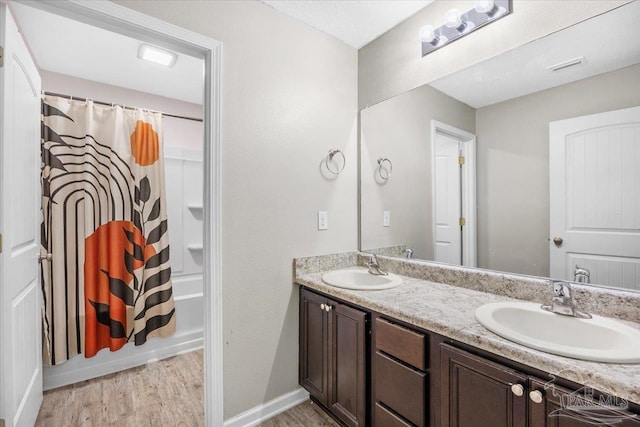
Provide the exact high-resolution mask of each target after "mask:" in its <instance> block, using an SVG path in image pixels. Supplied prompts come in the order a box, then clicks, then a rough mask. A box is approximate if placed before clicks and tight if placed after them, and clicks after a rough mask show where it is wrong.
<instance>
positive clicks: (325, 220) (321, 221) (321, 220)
mask: <svg viewBox="0 0 640 427" xmlns="http://www.w3.org/2000/svg"><path fill="white" fill-rule="evenodd" d="M328 229H329V215H328V214H327V211H318V230H328Z"/></svg>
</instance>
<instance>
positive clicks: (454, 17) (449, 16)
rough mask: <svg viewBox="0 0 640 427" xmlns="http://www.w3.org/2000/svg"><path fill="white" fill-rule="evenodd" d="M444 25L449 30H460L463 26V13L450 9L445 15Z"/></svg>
mask: <svg viewBox="0 0 640 427" xmlns="http://www.w3.org/2000/svg"><path fill="white" fill-rule="evenodd" d="M444 25H446V26H447V27H449V28H460V27H461V26H462V13H461V12H460V11H459V10H458V9H449V11H448V12H447V13H445V14H444Z"/></svg>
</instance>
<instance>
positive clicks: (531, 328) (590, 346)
mask: <svg viewBox="0 0 640 427" xmlns="http://www.w3.org/2000/svg"><path fill="white" fill-rule="evenodd" d="M476 320H477V321H478V322H480V324H481V325H483V326H484V327H486V328H487V329H489V330H490V331H491V332H493V333H495V334H497V335H500V336H501V337H503V338H506V339H508V340H510V341H514V342H517V343H518V344H522V345H524V346H527V347H531V348H535V349H537V350H542V351H545V352H547V353H553V354H559V355H561V356H567V357H573V358H575V359H581V360H591V361H594V362H608V363H640V330H638V329H634V328H631V327H629V326H627V325H624V324H622V323H620V322H617V321H615V320H613V319H608V318H606V317H601V316H596V315H593V318H592V319H578V318H575V317H570V316H563V315H561V314H556V313H550V312H548V311H546V310H542V309H541V308H540V304H536V303H529V302H498V303H492V304H485V305H483V306H482V307H479V308H478V309H477V310H476Z"/></svg>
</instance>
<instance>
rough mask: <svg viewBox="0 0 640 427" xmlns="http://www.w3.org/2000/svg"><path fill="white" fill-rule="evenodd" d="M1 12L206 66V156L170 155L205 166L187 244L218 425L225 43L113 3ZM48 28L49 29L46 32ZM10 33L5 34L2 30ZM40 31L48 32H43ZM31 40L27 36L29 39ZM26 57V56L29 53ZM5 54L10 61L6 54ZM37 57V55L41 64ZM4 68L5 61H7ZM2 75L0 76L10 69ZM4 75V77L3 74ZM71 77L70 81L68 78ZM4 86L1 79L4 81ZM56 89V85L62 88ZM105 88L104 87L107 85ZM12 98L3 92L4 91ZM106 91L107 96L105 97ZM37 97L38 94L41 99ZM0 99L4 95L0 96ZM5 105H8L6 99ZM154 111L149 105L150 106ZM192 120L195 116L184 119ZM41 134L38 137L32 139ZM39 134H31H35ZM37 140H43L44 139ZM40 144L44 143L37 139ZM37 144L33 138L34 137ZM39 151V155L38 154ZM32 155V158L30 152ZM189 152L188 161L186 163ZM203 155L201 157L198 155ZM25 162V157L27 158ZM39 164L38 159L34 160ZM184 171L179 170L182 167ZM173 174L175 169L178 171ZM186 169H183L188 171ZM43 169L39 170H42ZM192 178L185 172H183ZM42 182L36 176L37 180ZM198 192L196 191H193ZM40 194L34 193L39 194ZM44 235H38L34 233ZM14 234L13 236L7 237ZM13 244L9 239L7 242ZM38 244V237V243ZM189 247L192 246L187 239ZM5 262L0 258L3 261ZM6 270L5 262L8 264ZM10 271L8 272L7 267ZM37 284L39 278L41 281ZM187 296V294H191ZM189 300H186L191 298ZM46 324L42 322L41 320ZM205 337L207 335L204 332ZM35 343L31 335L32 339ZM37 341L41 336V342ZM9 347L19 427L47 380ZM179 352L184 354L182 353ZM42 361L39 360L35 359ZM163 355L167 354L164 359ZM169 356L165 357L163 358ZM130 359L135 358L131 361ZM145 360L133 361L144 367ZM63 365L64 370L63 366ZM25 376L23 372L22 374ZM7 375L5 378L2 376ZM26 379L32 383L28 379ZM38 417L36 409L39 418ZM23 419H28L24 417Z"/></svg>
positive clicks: (208, 411) (3, 412)
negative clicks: (46, 19)
mask: <svg viewBox="0 0 640 427" xmlns="http://www.w3.org/2000/svg"><path fill="white" fill-rule="evenodd" d="M0 7H1V8H2V13H1V14H0V16H1V17H2V19H3V22H2V24H3V25H2V27H5V25H4V24H5V22H4V20H7V19H12V18H11V15H17V13H15V11H11V9H12V8H15V9H19V8H27V7H28V8H33V9H35V10H37V11H40V12H48V13H51V14H53V15H55V16H56V17H62V18H65V19H71V20H73V21H76V22H78V23H82V24H86V25H89V26H92V27H96V28H100V29H102V30H108V31H111V32H113V33H116V34H118V35H121V36H126V37H131V38H134V39H137V40H139V41H143V42H146V43H148V44H151V45H154V46H157V47H159V48H162V49H165V50H171V51H175V52H178V53H180V54H183V55H186V56H189V57H193V58H197V59H198V60H199V61H201V63H202V64H203V68H204V73H202V72H200V73H199V79H202V75H203V74H204V80H203V81H200V82H199V84H200V86H201V89H200V91H201V99H202V112H203V114H202V119H203V122H202V128H201V135H202V136H201V137H200V140H201V141H202V151H201V154H199V155H194V154H193V153H186V154H185V150H182V149H179V148H176V147H174V148H173V149H171V150H169V153H165V154H169V155H170V158H172V161H173V160H175V161H176V162H182V163H184V162H192V161H197V160H200V161H201V163H202V166H201V168H200V170H201V172H200V173H199V176H198V174H196V177H195V178H194V179H196V180H199V181H200V182H202V189H201V191H200V196H201V201H200V202H199V203H193V204H192V205H190V206H188V209H189V210H190V211H192V212H193V216H194V217H198V216H199V217H200V221H201V227H202V232H201V233H200V234H201V235H202V236H203V239H202V243H201V244H200V245H198V243H199V242H195V243H196V244H194V245H189V247H188V248H186V249H185V250H186V251H188V253H189V254H191V255H190V256H191V258H189V259H190V260H192V261H194V263H197V261H199V262H200V264H201V269H202V273H201V274H202V281H201V290H202V294H203V297H202V298H201V299H202V300H203V302H204V310H203V327H204V333H203V335H204V348H205V351H204V358H205V362H204V365H205V372H206V374H205V375H204V386H205V387H204V388H205V396H204V402H203V406H204V407H205V424H206V425H218V424H221V423H222V420H223V409H222V408H223V407H222V300H221V276H220V155H219V150H220V148H219V145H220V61H221V44H220V43H219V42H217V41H215V40H212V39H209V38H207V37H204V36H201V35H199V34H196V33H191V32H189V31H186V30H184V29H182V28H179V27H176V26H174V25H171V24H168V23H166V22H163V21H160V20H157V19H154V18H150V17H149V16H146V15H144V14H141V13H138V12H135V11H133V10H130V9H128V8H125V7H123V6H119V5H116V4H114V3H111V2H108V1H96V2H70V1H64V2H57V1H56V2H36V1H15V2H10V3H2V4H0ZM45 28H46V27H45ZM3 31H4V30H3ZM41 31H45V30H44V28H42V29H41ZM25 36H26V37H25ZM22 37H23V38H26V39H27V42H28V41H29V40H28V34H25V32H23V35H22ZM11 43H12V41H11V40H6V39H5V38H4V33H3V38H2V39H1V40H0V44H2V46H3V49H4V52H5V53H9V52H12V49H13V46H11V45H10V44H11ZM105 47H106V45H102V46H98V45H96V46H95V48H96V49H97V50H100V49H101V48H102V49H104V48H105ZM27 54H28V53H27ZM7 56H9V55H6V56H5V61H6V57H7ZM37 60H38V58H36V61H37ZM5 63H6V62H5ZM6 68H7V67H5V70H0V72H6ZM3 77H4V75H3ZM67 77H68V76H67ZM52 78H56V79H58V80H57V83H56V84H61V85H62V86H64V84H63V83H64V82H63V83H61V81H62V80H64V78H63V79H60V76H53V77H52V76H48V79H49V81H52V80H51V79H52ZM0 81H3V79H0ZM62 86H58V87H62ZM53 88H54V87H52V86H50V87H46V86H45V87H44V89H48V90H49V91H54V92H61V93H63V94H65V95H70V97H71V96H73V95H76V96H78V95H77V93H76V94H74V93H68V92H69V91H67V90H52V89H53ZM102 89H105V88H102ZM1 92H4V93H5V94H6V91H5V90H4V87H3V88H2V91H1ZM102 93H103V94H104V93H106V94H107V95H108V90H107V92H104V91H103V92H102ZM38 96H39V94H38ZM98 96H99V95H95V94H90V93H88V92H85V96H81V95H80V97H83V98H98ZM0 98H4V97H2V96H0ZM98 99H100V100H101V101H107V102H113V103H114V104H123V103H126V104H129V102H130V101H123V100H121V99H111V98H109V96H106V95H105V96H102V95H100V97H99V98H98ZM2 101H3V105H5V101H6V100H5V99H2ZM128 106H135V107H146V108H148V109H153V110H163V111H166V112H168V113H173V112H174V111H171V110H170V109H169V110H167V109H165V108H163V107H160V108H158V107H152V106H149V105H139V104H138V105H136V103H135V101H134V102H133V105H128ZM150 107H151V108H150ZM38 113H39V111H35V114H34V117H33V119H30V118H28V117H26V116H25V117H22V119H24V120H33V121H34V123H38V128H39V123H40V117H39V114H38ZM6 114H7V111H6V110H5V111H0V119H1V120H0V122H1V123H3V129H2V132H3V133H4V132H5V129H4V127H5V126H6V125H7V122H6V121H5V119H6ZM185 115H188V116H191V114H185ZM34 135H35V134H34ZM32 136H33V135H32ZM38 136H39V135H38ZM8 140H9V138H6V134H5V135H3V137H2V140H0V143H2V144H4V145H6V144H8ZM38 140H39V138H38ZM29 141H31V139H29ZM34 153H35V150H34ZM32 154H33V153H32ZM185 155H187V157H188V158H184V156H185ZM192 157H198V159H195V158H192ZM21 160H24V159H21ZM32 160H34V163H35V162H36V161H37V158H35V157H34V159H32ZM176 167H178V166H176ZM174 169H175V168H174ZM183 169H184V168H183ZM36 170H37V169H36ZM185 173H187V172H185ZM2 175H3V176H0V184H1V186H0V188H1V189H2V190H1V191H2V192H1V193H0V205H5V206H6V205H7V204H8V203H11V194H10V193H8V191H7V188H8V186H9V183H8V181H9V179H10V176H8V175H7V174H5V173H2ZM33 178H34V179H37V178H36V177H33ZM194 188H195V187H194ZM34 196H35V195H34ZM33 216H39V213H38V212H34V213H33ZM3 217H5V218H4V222H3V223H0V232H3V234H5V232H6V231H8V230H7V229H8V228H10V227H11V226H12V224H10V223H9V220H10V218H6V215H4V216H3ZM37 235H39V230H38V233H34V236H37ZM9 236H10V237H12V236H11V235H10V234H9ZM9 241H11V239H9ZM36 241H37V238H36ZM187 243H188V242H187ZM0 257H3V258H5V257H6V254H2V253H0ZM3 261H4V260H1V259H0V262H3ZM3 265H4V264H3ZM3 270H4V269H3ZM4 273H5V272H4V271H3V272H2V273H0V274H1V275H0V287H1V288H4V287H5V285H6V283H8V280H9V279H10V278H9V277H7V276H6V275H5V274H4ZM38 280H39V279H38ZM6 296H7V295H6V294H5V293H0V307H2V308H4V307H5V306H6V305H7V304H11V301H10V300H8V299H7V298H6ZM185 296H186V295H185ZM185 299H188V298H185ZM39 321H40V319H39V318H38V319H37V322H39ZM3 323H5V324H4V325H3V327H2V330H1V331H0V334H2V336H0V339H1V340H2V342H10V340H5V338H7V336H6V335H8V334H10V330H11V325H9V324H7V322H3ZM201 334H202V333H201ZM31 338H33V337H31ZM38 339H39V337H38ZM9 350H10V348H7V346H3V349H2V354H0V364H1V368H2V372H4V373H9V372H14V373H15V372H22V373H24V378H20V379H16V376H15V375H13V376H12V379H11V378H9V377H5V376H3V377H2V388H3V389H2V390H1V392H0V396H2V397H1V398H0V418H3V419H5V420H7V422H8V425H10V426H12V425H14V424H16V423H17V424H19V423H20V422H21V420H30V419H34V418H33V416H34V414H32V413H26V412H28V411H33V410H34V406H33V405H27V406H25V405H22V404H20V402H38V401H41V399H42V388H43V384H42V380H41V377H38V376H31V375H30V373H29V372H26V371H25V370H24V369H22V368H23V367H24V366H22V365H21V364H20V363H21V360H19V358H18V357H16V355H15V354H14V353H12V352H11V351H9ZM178 351H179V349H178ZM37 357H38V358H39V355H37ZM158 357H163V356H162V355H158ZM165 357H166V356H165ZM129 362H131V361H129ZM138 362H140V361H137V362H136V361H134V362H133V363H134V364H135V363H138ZM62 366H63V365H62ZM23 371H24V372H23ZM3 375H4V374H3ZM32 378H36V381H37V382H38V381H39V382H40V384H31V383H33V381H32ZM9 379H11V380H12V381H14V380H15V381H17V384H24V383H25V382H26V383H29V384H30V385H29V387H25V388H24V389H21V388H20V387H13V385H14V384H13V383H12V382H10V381H8V380H9ZM25 379H26V381H24V380H25ZM18 389H20V391H21V392H22V391H24V393H25V396H16V393H15V392H16V390H18ZM29 393H32V394H33V396H26V394H29ZM35 415H37V408H36V414H35ZM22 417H24V418H22Z"/></svg>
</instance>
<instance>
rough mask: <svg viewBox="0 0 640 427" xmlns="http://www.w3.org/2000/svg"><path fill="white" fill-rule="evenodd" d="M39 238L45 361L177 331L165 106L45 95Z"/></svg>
mask: <svg viewBox="0 0 640 427" xmlns="http://www.w3.org/2000/svg"><path fill="white" fill-rule="evenodd" d="M41 241H42V251H43V252H44V253H48V254H52V257H51V259H50V260H49V261H45V262H43V263H42V289H43V295H44V303H45V304H44V313H43V314H44V332H45V340H46V343H47V350H48V351H47V352H46V353H47V354H46V355H45V358H46V359H48V360H47V361H48V362H50V363H51V364H53V365H56V364H60V363H62V362H64V361H65V360H67V359H69V358H70V357H72V356H75V355H77V354H84V355H85V357H92V356H94V355H95V354H96V353H97V352H98V351H99V350H100V349H103V348H109V349H110V350H111V351H116V350H119V349H120V348H122V346H124V345H125V344H126V343H127V342H134V343H135V345H141V344H144V343H145V342H146V341H147V339H148V338H149V337H153V336H161V337H164V336H168V335H171V334H173V333H174V332H175V327H176V325H175V322H176V321H175V309H174V303H173V295H172V285H171V267H170V264H169V235H168V231H167V207H166V197H165V190H164V161H163V155H162V116H161V114H159V113H152V112H148V111H143V110H135V111H133V110H126V109H124V108H122V107H119V106H113V107H102V106H98V105H94V103H93V102H92V101H87V102H79V101H72V100H69V99H66V98H60V97H56V96H45V97H44V99H43V104H42V236H41Z"/></svg>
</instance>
